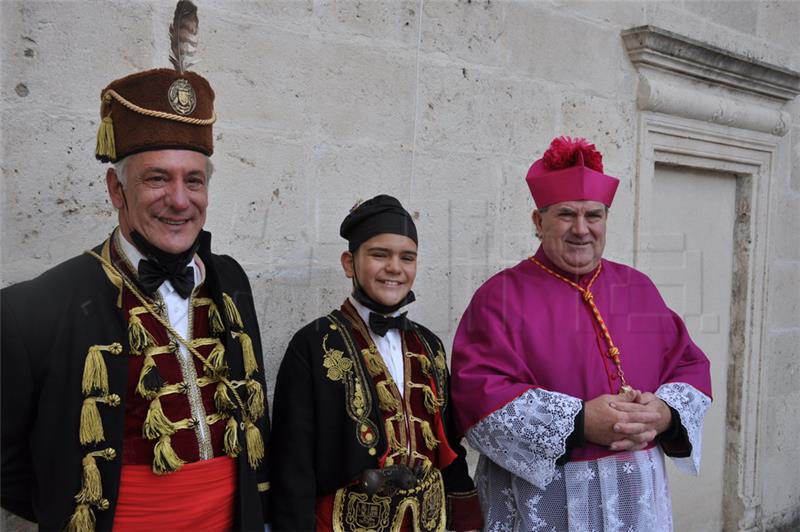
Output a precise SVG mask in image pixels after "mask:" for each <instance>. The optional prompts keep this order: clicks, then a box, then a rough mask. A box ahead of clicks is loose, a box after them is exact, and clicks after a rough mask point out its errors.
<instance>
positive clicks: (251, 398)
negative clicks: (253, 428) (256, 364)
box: [246, 379, 265, 419]
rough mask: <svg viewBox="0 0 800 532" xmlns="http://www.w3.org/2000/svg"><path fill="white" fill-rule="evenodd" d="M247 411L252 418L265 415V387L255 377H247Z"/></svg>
mask: <svg viewBox="0 0 800 532" xmlns="http://www.w3.org/2000/svg"><path fill="white" fill-rule="evenodd" d="M246 387H247V411H248V413H249V414H250V417H251V418H252V419H259V418H260V417H261V416H263V415H264V403H265V401H264V388H262V387H261V383H260V382H258V381H257V380H255V379H247V384H246Z"/></svg>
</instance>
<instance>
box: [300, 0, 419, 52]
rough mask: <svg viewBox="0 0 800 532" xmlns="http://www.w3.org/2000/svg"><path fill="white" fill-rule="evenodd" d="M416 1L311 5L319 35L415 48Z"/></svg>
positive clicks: (337, 0) (335, 0) (327, 0)
mask: <svg viewBox="0 0 800 532" xmlns="http://www.w3.org/2000/svg"><path fill="white" fill-rule="evenodd" d="M418 7H419V2H416V1H412V0H400V1H394V2H374V1H372V2H361V1H356V0H323V1H321V2H319V3H317V5H316V6H315V7H314V20H315V26H316V30H317V31H318V32H319V33H320V34H322V35H323V36H326V37H327V36H329V35H333V36H341V37H342V38H344V39H347V40H351V41H352V40H356V39H363V38H366V39H369V40H371V41H375V44H376V45H377V46H387V47H391V46H399V47H404V48H416V46H417V42H418V40H419V12H418Z"/></svg>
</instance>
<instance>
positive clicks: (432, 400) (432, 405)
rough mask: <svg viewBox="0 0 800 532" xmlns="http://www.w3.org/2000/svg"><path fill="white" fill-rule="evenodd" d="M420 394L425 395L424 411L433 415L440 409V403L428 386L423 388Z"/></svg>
mask: <svg viewBox="0 0 800 532" xmlns="http://www.w3.org/2000/svg"><path fill="white" fill-rule="evenodd" d="M422 392H423V395H425V400H424V403H425V410H427V411H428V412H429V413H431V414H435V413H436V412H437V411H438V410H439V409H440V408H441V407H442V402H441V401H440V400H439V399H438V398H437V397H436V395H435V394H434V393H433V390H432V389H431V387H430V386H424V387H423V388H422Z"/></svg>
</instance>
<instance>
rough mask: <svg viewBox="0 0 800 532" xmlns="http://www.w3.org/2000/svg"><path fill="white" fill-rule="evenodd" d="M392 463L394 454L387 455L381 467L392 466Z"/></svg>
mask: <svg viewBox="0 0 800 532" xmlns="http://www.w3.org/2000/svg"><path fill="white" fill-rule="evenodd" d="M393 465H394V456H391V455H390V456H387V457H386V461H385V462H384V463H383V467H392V466H393Z"/></svg>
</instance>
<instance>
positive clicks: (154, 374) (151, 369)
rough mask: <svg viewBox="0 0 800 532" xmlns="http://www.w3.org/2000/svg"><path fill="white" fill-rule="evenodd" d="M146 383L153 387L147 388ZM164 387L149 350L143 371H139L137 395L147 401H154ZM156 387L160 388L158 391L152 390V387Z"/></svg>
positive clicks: (143, 364) (145, 356) (146, 353)
mask: <svg viewBox="0 0 800 532" xmlns="http://www.w3.org/2000/svg"><path fill="white" fill-rule="evenodd" d="M145 382H149V383H150V385H151V386H145ZM162 385H163V382H161V376H160V375H159V374H158V368H157V367H156V361H155V359H154V358H153V355H152V354H151V353H150V351H149V350H147V351H145V355H144V362H143V363H142V369H141V371H139V382H138V383H137V384H136V393H138V394H139V395H141V396H142V397H144V398H145V399H152V398H153V397H154V396H155V395H156V394H157V393H158V390H159V389H160V388H161V386H162ZM156 386H158V389H151V387H153V388H155V387H156Z"/></svg>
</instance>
